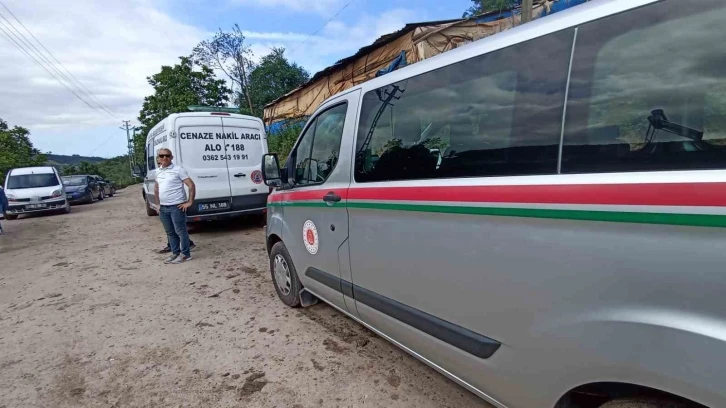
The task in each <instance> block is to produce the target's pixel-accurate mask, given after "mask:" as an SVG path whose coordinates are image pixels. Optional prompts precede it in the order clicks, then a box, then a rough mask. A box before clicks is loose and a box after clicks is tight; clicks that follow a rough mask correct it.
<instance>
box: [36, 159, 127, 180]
mask: <svg viewBox="0 0 726 408" xmlns="http://www.w3.org/2000/svg"><path fill="white" fill-rule="evenodd" d="M50 156H58V155H48V158H49V159H50ZM60 157H61V158H73V159H76V158H79V159H80V160H79V161H78V162H77V163H73V164H57V163H54V162H53V160H48V164H50V165H51V166H54V167H55V168H57V169H58V171H60V172H61V174H63V175H65V176H70V175H72V174H98V175H100V176H102V177H104V178H107V179H111V180H113V181H114V182H115V183H116V186H117V187H118V188H123V187H126V186H128V185H130V184H134V183H137V182H138V181H137V180H136V179H134V177H132V176H131V169H130V168H129V160H128V156H118V157H114V158H112V159H104V158H101V157H84V156H60ZM84 159H91V160H93V161H87V160H84Z"/></svg>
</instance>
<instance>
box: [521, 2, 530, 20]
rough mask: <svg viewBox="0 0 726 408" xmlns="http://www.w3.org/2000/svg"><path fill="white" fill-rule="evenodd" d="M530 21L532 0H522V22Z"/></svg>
mask: <svg viewBox="0 0 726 408" xmlns="http://www.w3.org/2000/svg"><path fill="white" fill-rule="evenodd" d="M530 21H532V0H522V22H521V24H524V23H529V22H530Z"/></svg>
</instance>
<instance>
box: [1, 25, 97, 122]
mask: <svg viewBox="0 0 726 408" xmlns="http://www.w3.org/2000/svg"><path fill="white" fill-rule="evenodd" d="M3 27H4V23H3V22H1V21H0V31H2V33H3V35H5V38H6V39H7V40H8V41H10V42H12V43H13V44H15V47H17V48H18V49H19V50H21V51H23V52H24V53H25V55H27V56H28V57H29V58H30V59H32V60H33V62H35V63H36V64H37V65H38V66H39V67H41V68H43V69H44V70H45V72H47V73H48V74H49V75H50V76H52V77H53V78H54V79H55V80H56V81H58V82H59V83H60V84H61V85H63V86H64V87H65V88H66V89H67V90H68V91H69V92H70V93H72V94H73V95H75V96H76V98H78V99H79V100H80V101H81V102H83V103H85V104H86V105H88V107H89V108H91V109H94V110H96V111H99V109H98V108H96V107H95V106H92V105H91V104H89V103H88V102H87V101H86V100H85V99H83V98H81V97H80V96H79V95H78V94H77V93H76V92H75V91H73V89H71V88H70V87H69V86H68V85H66V83H65V82H63V81H61V80H60V79H58V77H57V76H55V74H54V73H52V72H51V71H50V70H48V68H46V67H45V65H43V64H41V63H40V62H38V60H37V59H36V58H35V57H34V56H33V55H32V54H30V53H29V52H28V51H27V50H26V49H25V48H24V47H23V46H22V45H21V44H19V43H18V42H17V41H15V39H14V38H13V37H11V36H10V35H11V34H12V31H10V33H8V32H7V31H5V30H6V29H5V28H3ZM16 37H17V36H16ZM99 112H100V111H99Z"/></svg>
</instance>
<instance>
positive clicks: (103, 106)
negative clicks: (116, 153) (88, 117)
mask: <svg viewBox="0 0 726 408" xmlns="http://www.w3.org/2000/svg"><path fill="white" fill-rule="evenodd" d="M0 5H2V6H3V8H4V9H5V10H6V11H7V12H8V13H10V15H11V16H12V17H13V18H14V19H15V21H17V22H18V24H20V26H21V27H23V28H24V29H25V31H27V32H28V34H30V36H31V37H33V39H34V40H35V42H37V43H38V44H39V45H40V46H41V47H42V48H43V49H44V50H45V52H47V53H48V55H50V57H51V58H53V60H55V62H57V63H58V65H60V66H61V67H62V68H63V70H64V71H65V72H67V73H68V75H70V76H71V77H72V78H73V79H75V84H74V83H73V81H72V80H70V79H69V78H68V77H67V76H65V75H63V74H62V73H61V72H60V71H59V70H58V69H57V68H55V64H53V63H52V62H50V61H49V60H48V59H47V58H45V60H46V61H47V62H48V63H50V64H51V65H52V66H53V68H54V69H55V70H56V71H57V72H58V73H59V74H61V75H63V77H64V78H65V79H66V80H68V82H70V83H71V84H73V85H74V86H76V87H77V88H78V85H80V87H82V88H83V89H84V90H85V92H86V93H87V94H88V95H89V96H90V97H91V98H92V99H94V102H95V103H96V104H97V105H98V106H99V107H100V108H101V109H103V110H104V111H105V112H106V113H108V114H109V115H111V116H115V115H114V114H113V113H111V112H110V111H109V109H108V108H107V107H106V106H105V105H104V104H103V102H101V101H100V100H99V99H98V97H96V95H94V94H93V92H91V90H90V89H88V88H87V87H86V86H85V85H84V84H83V83H82V82H81V81H80V80H79V79H78V78H76V77H75V75H73V73H71V71H69V70H68V68H66V66H65V65H63V63H62V62H60V61H59V60H58V58H56V57H55V55H53V53H52V52H50V50H49V49H48V48H46V47H45V45H43V43H42V42H41V41H40V40H39V39H38V38H37V37H36V36H35V35H34V34H33V33H32V32H31V31H30V29H28V27H26V26H25V24H23V22H22V21H20V19H19V18H18V17H17V16H16V15H15V13H13V12H12V11H11V10H10V9H9V8H8V6H6V5H5V3H3V2H2V1H1V0H0ZM3 19H5V20H6V21H8V20H7V19H6V18H5V17H3ZM8 23H10V21H8ZM11 26H12V25H11ZM12 27H13V29H15V27H14V26H12ZM15 31H17V32H18V33H20V31H18V30H17V29H15ZM21 35H22V34H21ZM23 38H25V36H24V35H23ZM26 41H27V42H28V43H29V44H30V45H31V46H32V47H33V48H34V49H35V50H36V51H37V52H38V53H39V55H41V56H42V53H40V52H39V50H38V49H37V48H36V47H35V46H34V45H33V44H32V43H31V42H30V41H28V40H27V39H26ZM76 84H77V85H76Z"/></svg>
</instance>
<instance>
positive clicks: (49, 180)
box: [8, 173, 60, 190]
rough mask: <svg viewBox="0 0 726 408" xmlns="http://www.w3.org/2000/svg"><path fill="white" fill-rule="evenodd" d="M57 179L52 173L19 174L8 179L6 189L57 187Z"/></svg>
mask: <svg viewBox="0 0 726 408" xmlns="http://www.w3.org/2000/svg"><path fill="white" fill-rule="evenodd" d="M58 184H60V183H58V179H57V178H56V177H55V174H53V173H44V174H19V175H16V176H10V177H9V178H8V189H13V190H15V189H21V188H37V187H53V186H57V185H58Z"/></svg>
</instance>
